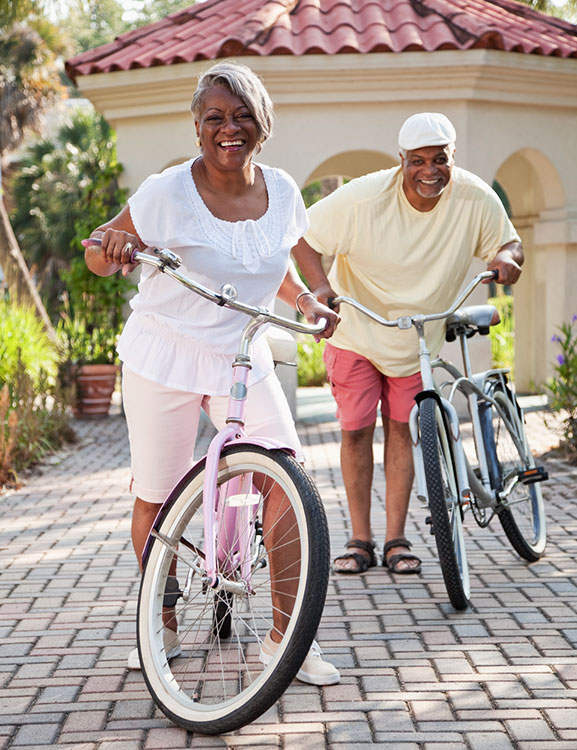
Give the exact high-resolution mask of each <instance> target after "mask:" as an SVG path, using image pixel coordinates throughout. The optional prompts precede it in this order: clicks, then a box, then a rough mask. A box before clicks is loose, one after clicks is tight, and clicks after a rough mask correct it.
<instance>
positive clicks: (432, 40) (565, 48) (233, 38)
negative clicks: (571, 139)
mask: <svg viewBox="0 0 577 750" xmlns="http://www.w3.org/2000/svg"><path fill="white" fill-rule="evenodd" d="M479 48H481V49H498V50H505V51H507V52H520V53H525V54H536V55H553V56H556V57H577V26H574V25H573V24H570V23H568V22H566V21H562V20H560V19H557V18H553V17H551V16H547V15H545V14H543V13H539V12H537V11H535V10H533V9H532V8H530V7H529V6H527V5H523V4H521V3H519V2H515V0H206V2H202V3H197V4H196V5H193V6H191V7H190V8H187V9H185V10H181V11H178V12H176V13H173V14H172V15H170V16H168V17H166V18H164V19H163V20H161V21H158V22H157V23H154V24H151V25H150V26H144V27H142V28H140V29H136V30H135V31H130V32H128V33H126V34H122V35H121V36H119V37H118V38H117V39H115V41H114V42H111V43H110V44H105V45H103V46H101V47H96V48H95V49H93V50H89V51H88V52H84V53H83V54H81V55H78V56H77V57H74V58H72V59H71V60H69V61H68V62H67V64H66V68H67V71H68V74H69V75H71V76H73V77H76V76H78V75H89V74H90V73H106V72H110V71H115V70H129V69H131V68H149V67H153V66H156V65H173V64H176V63H181V62H193V61H195V60H213V59H216V58H222V57H229V56H234V57H242V56H244V55H336V54H342V53H371V52H409V51H426V52H432V51H435V50H446V49H479Z"/></svg>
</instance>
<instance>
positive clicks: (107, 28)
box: [62, 0, 128, 54]
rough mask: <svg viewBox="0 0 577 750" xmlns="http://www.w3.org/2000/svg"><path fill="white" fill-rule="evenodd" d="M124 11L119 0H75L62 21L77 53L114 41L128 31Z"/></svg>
mask: <svg viewBox="0 0 577 750" xmlns="http://www.w3.org/2000/svg"><path fill="white" fill-rule="evenodd" d="M123 13H124V9H123V7H122V5H121V4H120V3H119V2H117V0H88V2H87V1H86V0H75V2H74V3H72V4H71V6H70V10H69V12H68V15H67V17H66V19H65V20H64V21H63V22H62V23H63V25H64V26H65V28H66V30H67V31H68V33H69V34H70V37H71V39H72V40H73V43H74V48H75V49H74V51H75V54H79V53H80V52H85V51H86V50H89V49H92V48H93V47H98V46H100V45H101V44H107V43H108V42H112V41H113V40H114V39H115V37H117V36H118V35H119V34H122V32H123V31H127V29H128V26H127V24H126V23H125V22H124V20H123V18H122V16H123Z"/></svg>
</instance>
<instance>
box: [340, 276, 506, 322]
mask: <svg viewBox="0 0 577 750" xmlns="http://www.w3.org/2000/svg"><path fill="white" fill-rule="evenodd" d="M498 277H499V271H498V270H497V269H495V270H493V271H482V272H481V273H479V274H477V276H475V278H474V279H472V281H470V282H469V284H468V286H467V287H466V288H465V289H464V291H463V293H462V294H461V295H460V296H459V297H458V298H457V299H456V300H455V301H454V302H453V304H452V305H451V307H450V308H449V309H448V310H445V312H442V313H432V314H431V315H421V314H417V315H402V316H401V317H400V318H397V319H396V320H386V319H385V318H382V317H381V316H380V315H377V313H374V312H373V311H372V310H369V308H368V307H365V306H364V305H361V303H360V302H357V300H356V299H352V297H341V296H339V297H331V298H330V299H329V300H328V303H329V307H331V308H333V306H334V305H339V304H341V303H343V302H344V303H345V304H347V305H350V306H351V307H354V308H355V309H356V310H359V312H362V313H363V314H364V315H366V316H367V317H368V318H371V320H374V321H375V322H376V323H380V325H383V326H388V327H389V328H400V329H402V330H406V329H409V328H411V327H412V326H413V325H415V322H417V323H419V324H423V323H426V322H428V321H430V320H442V319H443V318H448V317H449V315H452V314H453V313H454V312H455V310H457V308H459V307H460V306H461V305H462V304H463V302H464V301H465V300H466V299H467V297H469V295H470V294H471V293H472V291H473V290H474V289H475V288H476V287H477V286H478V285H479V284H480V283H481V282H482V281H484V280H485V279H494V280H497V279H498Z"/></svg>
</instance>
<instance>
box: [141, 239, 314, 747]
mask: <svg viewBox="0 0 577 750" xmlns="http://www.w3.org/2000/svg"><path fill="white" fill-rule="evenodd" d="M154 253H155V254H154V255H150V254H148V253H141V252H136V253H135V254H134V260H135V261H138V262H140V263H145V264H149V265H152V266H155V267H156V268H157V269H158V271H160V272H162V273H165V274H167V275H168V276H170V277H172V278H173V279H175V281H177V282H179V283H180V284H182V285H184V286H185V287H187V288H188V289H190V290H192V291H194V292H196V293H197V294H200V295H202V296H203V297H205V298H206V299H209V300H212V301H213V302H215V303H216V304H218V305H224V306H226V307H229V308H232V309H233V310H238V311H240V312H243V313H245V314H247V315H248V316H250V318H251V320H249V321H248V323H247V325H246V326H245V328H244V330H243V333H242V336H241V340H240V346H239V352H238V354H237V355H236V358H235V360H234V364H233V374H232V386H231V389H230V399H229V409H228V418H227V424H226V427H225V428H224V429H223V430H221V431H220V432H219V433H218V434H217V435H216V436H215V437H214V438H213V440H212V442H211V444H210V447H209V449H208V453H207V455H206V456H205V457H204V458H202V459H201V460H200V461H198V463H196V465H195V466H194V467H193V468H192V469H191V470H190V472H189V473H188V474H187V475H186V476H184V477H183V478H182V480H181V481H180V482H179V483H178V485H177V486H176V487H175V488H174V490H173V491H172V493H171V494H170V496H169V497H168V499H167V500H166V502H165V503H164V505H163V506H162V508H161V510H160V512H159V514H158V516H157V518H156V521H155V523H154V526H153V529H152V531H151V535H150V537H149V540H148V544H147V547H146V550H145V552H144V558H143V561H144V572H143V576H142V582H141V587H140V594H139V601H138V614H137V627H138V649H139V653H140V663H141V665H142V671H143V674H144V678H145V680H146V683H147V685H148V688H149V690H150V693H151V695H152V697H153V698H154V700H155V702H156V703H157V705H158V706H159V707H160V709H161V710H162V711H163V712H164V714H165V715H166V716H167V717H168V718H169V719H171V720H172V721H173V722H174V723H176V724H178V725H180V726H183V727H185V728H186V729H189V730H191V731H196V732H201V733H206V734H216V733H222V732H228V731H231V730H234V729H237V728H239V727H241V726H243V725H245V724H247V723H249V722H251V721H253V720H254V719H256V718H257V717H258V716H260V715H261V714H262V713H263V712H264V711H266V710H267V709H268V708H269V707H270V706H271V705H272V704H273V703H274V702H275V701H276V700H278V698H279V697H280V696H281V695H282V693H283V692H284V691H285V689H286V688H287V687H288V685H289V684H290V682H291V681H292V680H293V678H294V677H295V676H296V674H297V672H298V670H299V669H300V667H301V665H302V663H303V661H304V659H305V658H306V655H307V653H308V651H309V648H310V646H311V644H312V642H313V639H314V637H315V633H316V630H317V627H318V624H319V621H320V618H321V614H322V611H323V606H324V601H325V596H326V590H327V583H328V573H329V536H328V526H327V521H326V517H325V513H324V510H323V507H322V504H321V500H320V497H319V494H318V492H317V490H316V488H315V485H314V484H313V482H312V480H311V479H310V477H309V476H308V474H307V473H306V472H305V470H304V469H303V468H302V466H301V465H300V464H299V463H298V462H297V461H296V460H295V458H294V455H293V454H292V451H291V450H290V449H288V448H287V447H285V446H283V445H281V444H279V443H276V442H275V441H272V440H270V439H268V438H259V437H254V436H251V437H250V438H249V437H247V436H246V435H245V432H244V411H245V400H246V396H247V377H248V372H249V369H250V345H251V341H252V340H253V338H254V335H255V334H256V332H257V331H258V330H259V329H260V328H262V327H263V326H264V325H266V324H269V323H272V324H273V325H275V326H279V327H282V328H285V329H291V330H293V331H300V332H305V333H311V334H318V333H320V332H321V331H322V330H323V329H324V327H325V325H326V321H324V320H321V321H319V323H318V325H315V326H309V325H303V324H300V323H297V322H295V321H292V320H288V319H286V318H282V317H280V316H278V315H275V314H273V313H272V312H270V311H269V310H267V309H265V308H256V307H252V306H250V305H246V304H243V303H241V302H239V301H237V293H236V289H235V288H234V287H233V286H232V285H230V284H225V285H223V287H222V288H221V290H220V292H218V293H216V292H214V291H212V290H210V289H207V288H206V287H203V286H201V285H200V284H198V283H196V282H195V281H193V280H192V279H190V278H188V277H186V276H184V275H183V274H182V273H181V272H180V271H179V270H178V267H179V266H180V258H179V257H178V256H177V255H175V254H174V253H172V252H171V251H168V250H155V251H154ZM167 607H168V608H173V607H175V608H176V609H175V611H176V617H177V620H178V627H179V637H180V641H181V647H182V653H181V655H180V656H178V657H177V658H173V659H170V660H169V659H168V658H167V651H166V648H165V630H166V626H165V623H164V622H163V608H167ZM164 614H165V617H164V619H165V620H166V619H167V612H166V609H165V613H164ZM270 631H274V633H275V640H276V641H280V642H279V643H278V647H277V648H276V651H275V652H274V655H273V656H272V658H270V661H268V659H263V657H262V652H261V644H262V642H263V640H264V638H265V636H266V634H267V633H269V632H270ZM264 661H266V662H267V664H266V666H265V665H264Z"/></svg>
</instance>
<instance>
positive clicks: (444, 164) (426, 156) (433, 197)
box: [401, 146, 453, 211]
mask: <svg viewBox="0 0 577 750" xmlns="http://www.w3.org/2000/svg"><path fill="white" fill-rule="evenodd" d="M401 165H402V169H403V188H404V191H405V195H406V196H407V198H408V199H409V201H410V203H411V204H412V205H413V206H414V207H415V208H417V209H418V210H420V211H429V210H431V208H433V207H434V206H435V205H436V204H437V202H438V200H439V198H440V196H441V193H442V192H443V190H444V189H445V187H446V186H447V185H448V184H449V180H450V179H451V169H452V167H453V152H452V147H451V146H425V147H424V148H416V149H414V150H413V151H407V154H406V156H402V155H401Z"/></svg>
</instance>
